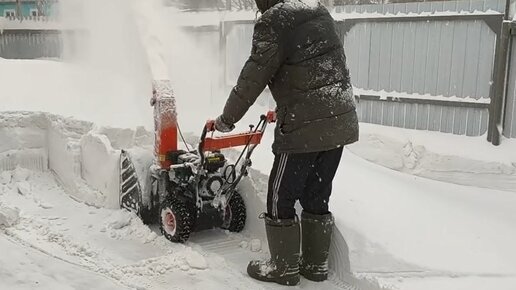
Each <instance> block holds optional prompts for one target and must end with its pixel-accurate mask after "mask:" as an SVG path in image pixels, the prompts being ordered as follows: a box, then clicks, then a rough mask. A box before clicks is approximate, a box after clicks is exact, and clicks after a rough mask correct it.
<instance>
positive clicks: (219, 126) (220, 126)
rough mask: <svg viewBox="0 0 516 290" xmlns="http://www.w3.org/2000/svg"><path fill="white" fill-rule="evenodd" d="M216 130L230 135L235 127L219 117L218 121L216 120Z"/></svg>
mask: <svg viewBox="0 0 516 290" xmlns="http://www.w3.org/2000/svg"><path fill="white" fill-rule="evenodd" d="M214 127H215V128H214V129H215V130H217V131H219V132H222V133H229V132H231V131H233V129H235V125H233V124H228V123H227V122H226V121H225V120H224V117H223V116H222V115H220V116H218V117H217V119H215V124H214Z"/></svg>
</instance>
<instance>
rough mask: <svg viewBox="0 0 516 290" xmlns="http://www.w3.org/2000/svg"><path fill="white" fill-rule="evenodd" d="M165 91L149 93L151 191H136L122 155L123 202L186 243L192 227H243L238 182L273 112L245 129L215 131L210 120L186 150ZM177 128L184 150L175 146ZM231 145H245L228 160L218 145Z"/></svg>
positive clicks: (171, 101)
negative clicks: (153, 137)
mask: <svg viewBox="0 0 516 290" xmlns="http://www.w3.org/2000/svg"><path fill="white" fill-rule="evenodd" d="M161 85H163V84H161ZM164 91H165V92H166V91H169V92H171V89H163V88H161V89H158V90H157V91H156V90H155V98H153V105H154V110H155V116H157V118H155V120H156V122H155V126H156V146H155V150H156V159H157V160H156V161H157V162H156V164H155V165H153V166H152V167H151V170H150V179H151V182H150V184H151V185H152V186H151V187H150V190H149V191H150V192H149V194H148V195H145V194H144V196H143V197H139V196H138V195H139V193H138V192H141V191H142V190H141V188H140V186H139V184H138V182H137V178H136V177H135V176H136V175H135V174H134V178H130V176H131V173H135V172H136V171H135V169H134V167H131V166H130V164H131V162H130V159H129V156H128V155H127V154H126V155H125V157H123V158H122V168H121V172H122V175H123V174H124V173H126V178H125V179H124V178H123V179H124V180H127V182H126V183H125V184H122V189H121V192H122V195H121V196H122V198H121V205H122V207H124V208H128V209H131V210H133V211H134V210H136V211H137V213H138V214H139V215H140V217H141V218H142V219H143V221H144V222H145V223H148V224H150V223H156V222H157V223H159V224H160V229H161V232H162V233H163V235H164V236H165V237H166V238H167V239H168V240H170V241H172V242H179V243H183V242H186V241H187V240H188V238H189V237H190V234H191V233H192V232H193V231H200V230H205V229H212V228H222V229H226V230H229V231H230V232H240V231H242V230H243V228H244V226H245V222H246V206H245V204H244V200H243V198H242V196H241V195H240V193H239V192H238V191H237V185H238V184H239V182H240V181H241V180H242V178H244V177H245V176H246V175H247V174H248V168H249V167H250V166H251V155H252V153H253V151H254V149H255V148H256V146H258V145H259V144H260V142H261V139H262V136H263V134H264V132H265V129H266V127H267V125H268V124H269V123H272V122H275V118H276V116H275V113H274V112H268V113H267V114H266V115H262V116H261V117H260V119H259V122H258V123H257V124H256V125H255V126H253V125H251V126H250V129H249V131H247V132H244V133H239V134H231V135H222V136H214V131H215V126H214V121H208V122H206V124H205V125H204V127H203V129H202V133H201V136H200V141H199V143H198V146H197V149H196V150H189V149H188V145H187V144H186V141H185V140H184V138H183V137H182V134H181V131H180V130H179V127H178V126H177V120H176V115H175V103H174V98H173V96H172V95H163V94H161V95H160V93H159V92H164ZM156 94H158V96H156ZM177 132H179V133H180V134H179V135H180V136H181V138H182V139H183V141H184V142H185V147H186V148H187V150H179V149H178V145H177V140H178V134H177ZM235 147H243V150H242V151H241V153H240V155H239V156H238V158H237V160H236V161H235V162H234V163H231V162H230V161H228V160H227V158H226V156H225V155H224V154H223V153H222V152H221V150H223V149H229V148H235ZM124 160H125V161H126V164H125V165H124ZM131 180H133V181H134V182H130V181H131ZM124 185H125V189H126V190H125V191H124ZM146 196H147V198H145V197H146ZM135 205H136V206H135ZM138 205H140V206H138Z"/></svg>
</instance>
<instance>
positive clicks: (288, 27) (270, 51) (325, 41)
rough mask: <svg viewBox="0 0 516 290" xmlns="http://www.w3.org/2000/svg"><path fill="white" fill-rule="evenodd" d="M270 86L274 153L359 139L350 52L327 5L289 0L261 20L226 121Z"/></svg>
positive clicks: (231, 120) (226, 110) (322, 148)
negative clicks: (275, 118)
mask: <svg viewBox="0 0 516 290" xmlns="http://www.w3.org/2000/svg"><path fill="white" fill-rule="evenodd" d="M267 85H268V86H269V88H270V90H271V93H272V96H273V97H274V100H275V101H276V104H277V109H276V111H277V115H278V123H277V125H276V131H275V140H274V144H273V151H274V152H275V153H303V152H317V151H326V150H331V149H334V148H337V147H341V146H344V145H347V144H350V143H353V142H356V141H357V140H358V119H357V115H356V111H355V109H356V107H355V103H354V100H353V91H352V87H351V82H350V77H349V70H348V68H347V66H346V56H345V54H344V49H343V45H342V42H341V41H340V39H339V37H338V35H337V32H336V28H335V23H334V20H333V18H332V17H331V15H330V14H329V12H328V10H327V9H326V8H325V7H324V6H322V5H307V4H304V3H303V2H302V1H300V0H285V1H282V2H280V3H278V4H276V5H274V6H273V7H272V8H270V9H268V10H267V11H266V12H265V13H264V14H263V15H262V16H261V17H260V18H259V19H258V21H257V23H256V24H255V27H254V34H253V45H252V51H251V56H250V57H249V59H248V60H247V62H246V64H245V65H244V67H243V69H242V72H241V73H240V76H239V78H238V82H237V84H236V86H235V87H234V88H233V90H232V91H231V94H230V96H229V98H228V100H227V102H226V106H225V108H224V112H223V115H222V117H223V119H224V120H225V121H226V122H227V123H230V124H234V123H236V122H238V121H239V120H240V119H241V118H242V117H243V116H244V114H245V113H246V112H247V110H248V109H249V107H250V106H251V105H252V104H253V103H254V102H255V101H256V99H257V98H258V96H259V95H260V94H261V92H262V91H263V90H264V89H265V87H266V86H267Z"/></svg>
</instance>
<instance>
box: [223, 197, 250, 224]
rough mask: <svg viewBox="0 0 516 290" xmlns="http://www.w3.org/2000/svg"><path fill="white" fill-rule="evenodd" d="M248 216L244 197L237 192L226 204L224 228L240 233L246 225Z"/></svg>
mask: <svg viewBox="0 0 516 290" xmlns="http://www.w3.org/2000/svg"><path fill="white" fill-rule="evenodd" d="M246 217H247V215H246V207H245V203H244V199H243V198H242V196H241V195H240V194H239V193H238V192H235V193H234V194H233V196H232V197H231V200H230V201H229V203H228V205H227V206H226V211H225V215H224V224H223V226H222V228H223V229H226V230H229V231H230V232H233V233H239V232H241V231H242V230H243V229H244V227H245V220H246Z"/></svg>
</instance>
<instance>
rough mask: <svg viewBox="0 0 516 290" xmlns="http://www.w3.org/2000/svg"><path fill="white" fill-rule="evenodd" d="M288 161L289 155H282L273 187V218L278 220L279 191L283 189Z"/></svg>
mask: <svg viewBox="0 0 516 290" xmlns="http://www.w3.org/2000/svg"><path fill="white" fill-rule="evenodd" d="M287 160H288V153H282V154H281V156H280V161H279V165H278V171H277V172H276V178H275V179H274V185H273V195H272V216H273V218H278V199H279V190H280V187H281V180H282V179H283V174H284V173H285V168H286V167H287Z"/></svg>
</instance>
